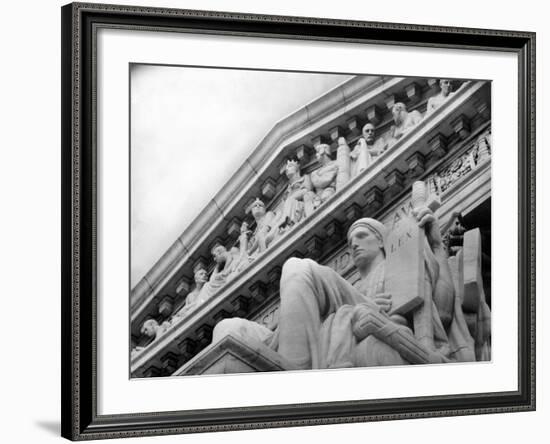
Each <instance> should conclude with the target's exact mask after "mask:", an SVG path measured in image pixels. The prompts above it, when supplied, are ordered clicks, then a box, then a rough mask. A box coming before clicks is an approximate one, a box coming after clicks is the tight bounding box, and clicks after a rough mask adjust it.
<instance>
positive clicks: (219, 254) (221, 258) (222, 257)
mask: <svg viewBox="0 0 550 444" xmlns="http://www.w3.org/2000/svg"><path fill="white" fill-rule="evenodd" d="M228 255H229V253H228V251H227V249H226V248H225V247H224V246H223V245H220V244H217V245H215V246H214V247H213V248H212V257H213V258H214V262H216V263H217V264H220V265H221V264H225V262H227V256H228Z"/></svg>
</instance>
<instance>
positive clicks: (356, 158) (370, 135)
mask: <svg viewBox="0 0 550 444" xmlns="http://www.w3.org/2000/svg"><path fill="white" fill-rule="evenodd" d="M362 134H363V137H361V138H359V140H358V141H357V144H356V145H355V148H354V149H353V151H352V152H351V177H355V176H358V175H359V174H361V173H362V172H363V171H365V170H366V169H367V168H368V167H369V165H371V164H372V163H373V162H374V161H375V160H376V159H377V157H378V156H379V155H380V154H382V153H383V152H384V151H385V150H386V148H387V147H388V144H387V142H386V141H385V139H384V138H382V137H379V138H375V127H374V125H373V124H372V123H367V124H366V125H365V126H364V127H363V130H362Z"/></svg>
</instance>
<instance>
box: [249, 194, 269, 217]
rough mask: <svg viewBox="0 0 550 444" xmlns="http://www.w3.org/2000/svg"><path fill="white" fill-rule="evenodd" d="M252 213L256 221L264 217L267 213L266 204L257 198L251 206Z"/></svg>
mask: <svg viewBox="0 0 550 444" xmlns="http://www.w3.org/2000/svg"><path fill="white" fill-rule="evenodd" d="M250 212H251V213H252V216H253V217H254V219H258V218H260V217H262V216H264V215H265V213H266V209H265V204H264V203H263V202H262V201H261V200H260V199H258V198H256V200H255V201H254V202H252V205H251V206H250Z"/></svg>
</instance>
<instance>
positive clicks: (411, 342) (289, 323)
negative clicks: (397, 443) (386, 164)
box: [133, 79, 488, 368]
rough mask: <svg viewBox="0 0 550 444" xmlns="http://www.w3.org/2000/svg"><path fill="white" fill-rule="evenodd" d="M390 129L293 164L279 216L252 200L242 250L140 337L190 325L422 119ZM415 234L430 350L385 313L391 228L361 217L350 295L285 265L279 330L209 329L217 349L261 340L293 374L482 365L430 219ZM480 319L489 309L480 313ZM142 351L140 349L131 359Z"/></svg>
mask: <svg viewBox="0 0 550 444" xmlns="http://www.w3.org/2000/svg"><path fill="white" fill-rule="evenodd" d="M451 94H452V92H451V90H450V82H449V81H448V80H445V79H442V80H441V81H440V93H439V94H438V95H436V96H434V97H431V98H430V99H429V101H428V105H427V112H426V115H428V114H430V113H432V112H433V111H434V110H435V109H437V108H438V107H439V106H441V105H442V104H443V103H444V101H445V100H446V99H447V98H448V97H450V95H451ZM392 116H393V125H392V126H391V128H390V130H389V131H388V133H387V134H386V135H384V136H383V137H378V138H377V137H376V135H375V130H376V128H375V126H374V125H373V124H371V123H367V124H366V125H365V126H364V127H363V128H362V137H361V138H359V140H358V142H357V144H356V146H355V147H354V148H353V150H351V149H350V147H349V146H348V144H347V142H346V139H345V138H343V137H341V138H339V139H338V147H337V150H336V159H335V160H333V159H332V158H331V156H330V153H331V148H330V146H329V145H326V144H322V143H321V144H318V145H317V146H315V154H316V158H317V161H318V165H319V167H318V168H317V169H315V170H314V171H312V172H311V173H310V174H306V175H302V174H301V173H300V165H299V163H298V162H297V161H294V160H288V161H287V163H286V165H285V170H284V174H285V175H286V177H287V179H288V184H287V188H286V190H285V192H284V194H283V196H282V199H281V201H280V203H279V206H278V211H276V212H274V211H268V210H267V209H266V206H265V204H264V202H262V200H260V199H255V200H254V202H253V203H252V204H251V205H250V206H249V207H248V208H247V213H249V214H251V215H252V217H253V219H254V222H255V228H254V231H251V230H250V229H249V226H248V223H247V222H243V224H242V226H241V232H240V236H239V243H238V245H239V246H238V247H237V246H233V247H232V248H231V249H229V250H228V249H227V248H226V247H225V246H223V245H219V244H218V245H215V246H214V247H213V248H212V250H211V253H212V256H213V259H214V263H215V265H214V268H213V271H212V272H211V275H210V277H208V274H207V271H206V270H205V269H204V268H202V267H199V268H196V269H195V272H194V280H195V288H194V289H193V291H191V292H190V293H189V294H188V296H187V298H186V301H185V305H183V307H181V308H180V309H179V310H177V311H176V313H175V314H174V315H173V316H172V317H171V318H170V319H169V320H167V321H165V322H163V323H162V324H160V325H159V324H158V322H157V321H156V320H154V319H149V320H147V321H145V322H144V324H143V326H142V329H141V332H142V334H144V335H146V336H148V337H150V338H152V339H153V340H156V339H158V338H160V337H161V336H162V335H163V334H164V333H165V332H166V331H168V330H169V329H170V328H171V327H172V326H173V325H174V324H175V323H177V322H179V321H180V320H181V319H182V318H184V317H186V316H187V314H188V313H190V312H191V311H194V310H195V309H196V308H198V307H199V306H200V305H202V304H203V303H204V302H205V301H207V300H208V299H210V298H211V297H212V296H213V295H214V294H215V293H217V292H218V291H219V290H220V289H221V287H223V286H224V285H225V284H226V283H227V282H229V281H230V280H231V279H232V278H233V277H234V276H236V275H237V274H238V273H239V272H241V271H242V270H244V269H245V268H246V267H247V266H248V265H249V264H250V263H251V262H252V261H253V260H254V259H255V258H256V257H257V256H258V255H260V254H261V253H262V252H264V251H265V250H267V249H268V248H269V246H270V245H271V244H272V243H273V242H274V241H275V240H276V239H277V238H278V237H279V236H281V235H282V234H283V233H285V232H286V231H287V230H289V229H291V228H292V227H293V226H294V225H296V224H298V223H299V222H300V221H302V220H303V219H305V218H307V217H308V216H310V215H311V214H313V212H315V210H316V209H317V208H318V207H319V206H320V205H322V204H323V203H324V202H326V201H327V200H328V199H330V197H331V196H332V195H334V194H335V193H336V192H337V191H338V190H339V189H340V188H341V187H342V186H343V185H345V184H346V183H347V182H348V181H349V180H351V179H352V178H354V177H356V176H358V175H360V174H361V173H362V172H363V171H365V170H366V169H368V168H369V166H370V165H372V164H373V163H374V162H376V160H377V158H378V157H379V156H380V155H381V154H382V153H383V152H384V151H385V150H387V149H388V148H389V147H391V146H392V145H393V144H395V143H396V141H398V140H399V139H400V138H402V137H403V136H404V135H405V134H407V132H408V131H410V130H411V129H412V128H414V127H415V126H416V125H417V124H418V123H419V122H420V121H421V120H422V118H423V116H422V115H421V114H420V113H419V112H418V111H411V112H408V111H407V109H406V106H405V105H404V104H403V103H400V102H399V103H395V104H394V105H393V107H392ZM416 215H417V220H416V223H418V226H419V227H420V228H421V229H422V230H424V232H425V234H426V247H425V251H424V252H423V253H422V254H423V256H424V262H425V268H426V273H425V275H426V276H427V277H426V278H425V281H426V282H425V283H424V284H423V285H425V288H426V289H427V290H426V291H427V292H428V293H430V297H429V298H428V299H429V301H428V302H427V303H426V306H428V305H429V306H430V316H431V318H432V319H431V321H430V322H431V325H432V334H431V342H430V343H429V344H428V345H426V343H424V342H423V341H419V340H417V338H415V334H414V331H413V330H414V329H413V326H412V321H411V317H410V316H403V315H401V314H391V315H390V313H391V307H392V295H391V294H388V293H387V292H385V291H384V282H385V276H386V275H387V274H388V273H389V272H394V271H395V270H393V271H392V270H386V269H385V257H386V251H385V248H386V245H385V242H386V240H387V239H386V238H387V234H388V230H387V228H386V227H385V226H384V225H383V224H382V223H380V222H378V221H376V220H374V219H369V218H364V219H360V220H358V221H356V222H355V223H354V224H353V225H352V226H351V227H350V229H349V231H348V236H347V237H348V245H349V248H350V252H351V255H352V258H353V260H354V263H355V266H356V267H357V269H358V271H359V273H360V275H361V281H360V284H359V286H352V285H351V284H350V283H349V282H347V281H346V280H345V279H343V278H342V277H341V276H340V275H338V274H337V273H336V272H335V271H333V270H332V269H331V268H328V267H325V266H322V265H319V264H317V263H316V262H314V261H312V260H310V259H296V258H292V259H289V260H288V261H287V262H286V263H285V265H284V266H283V271H282V276H281V283H280V296H281V307H280V317H279V322H278V325H277V326H276V328H275V329H274V330H272V329H268V328H266V327H265V326H262V325H260V324H257V323H254V322H252V321H248V320H245V319H239V318H231V319H225V320H223V321H221V322H220V323H218V324H217V326H216V328H215V329H214V337H213V341H216V340H217V339H219V338H220V337H222V336H224V335H225V334H228V333H232V334H234V335H237V336H240V337H243V338H245V339H247V338H248V339H251V340H257V341H261V342H263V343H264V344H267V345H268V346H270V347H271V348H273V349H275V350H276V351H278V352H279V353H280V354H281V355H282V356H283V357H284V358H285V359H287V360H288V362H291V363H292V365H293V366H294V367H296V368H334V367H354V366H368V365H393V364H403V363H429V362H448V361H453V360H459V361H474V360H476V359H478V360H479V359H482V358H484V357H485V358H486V356H487V354H488V351H487V347H488V345H487V344H488V336H487V332H486V330H487V326H486V325H482V326H481V327H480V328H481V329H485V334H484V335H482V336H481V337H480V338H473V337H472V335H471V332H470V331H469V330H468V328H467V327H466V326H465V321H464V318H463V316H462V315H461V308H460V303H459V301H458V300H457V297H456V294H455V293H456V292H455V288H454V284H453V281H452V278H451V273H450V272H447V270H448V268H449V266H448V263H447V256H446V254H447V253H446V251H445V249H444V247H443V246H442V242H441V236H440V233H439V225H438V222H437V219H436V218H435V216H434V214H433V212H432V211H431V210H430V209H429V208H427V207H422V206H421V207H419V208H418V209H417V212H416ZM481 310H483V311H484V312H485V313H486V312H487V310H488V307H486V306H484V307H483V308H481ZM142 350H143V347H136V348H135V349H134V350H133V354H137V353H139V352H141V351H142Z"/></svg>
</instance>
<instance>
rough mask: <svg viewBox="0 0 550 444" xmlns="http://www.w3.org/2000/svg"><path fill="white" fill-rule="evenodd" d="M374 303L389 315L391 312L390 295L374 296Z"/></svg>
mask: <svg viewBox="0 0 550 444" xmlns="http://www.w3.org/2000/svg"><path fill="white" fill-rule="evenodd" d="M374 303H375V304H376V305H378V306H379V307H380V311H382V312H383V313H387V312H388V311H390V310H391V306H392V299H391V294H390V293H378V294H377V295H376V296H374Z"/></svg>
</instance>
